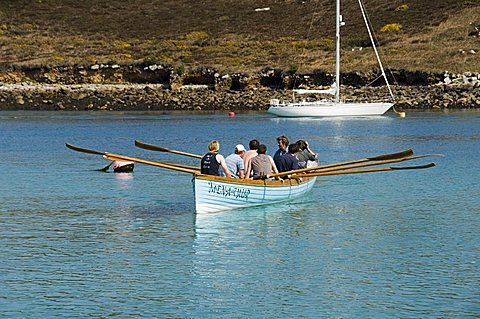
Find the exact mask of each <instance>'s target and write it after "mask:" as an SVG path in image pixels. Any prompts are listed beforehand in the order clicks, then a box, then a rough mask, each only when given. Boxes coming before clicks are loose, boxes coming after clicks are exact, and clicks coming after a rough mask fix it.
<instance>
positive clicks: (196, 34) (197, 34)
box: [185, 31, 209, 46]
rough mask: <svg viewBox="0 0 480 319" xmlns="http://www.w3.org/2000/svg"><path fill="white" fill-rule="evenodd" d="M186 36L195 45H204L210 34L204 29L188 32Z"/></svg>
mask: <svg viewBox="0 0 480 319" xmlns="http://www.w3.org/2000/svg"><path fill="white" fill-rule="evenodd" d="M185 38H186V39H187V41H189V42H190V43H191V44H193V45H198V46H202V45H204V44H205V43H206V42H207V40H208V38H209V35H208V33H206V32H203V31H193V32H190V33H188V34H187V35H186V36H185Z"/></svg>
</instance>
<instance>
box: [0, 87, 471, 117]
mask: <svg viewBox="0 0 480 319" xmlns="http://www.w3.org/2000/svg"><path fill="white" fill-rule="evenodd" d="M393 90H394V94H395V95H396V101H395V108H396V109H397V110H401V111H404V110H417V109H420V110H444V109H480V85H476V86H472V85H455V86H452V85H446V84H437V85H429V86H395V87H394V88H393ZM385 91H386V88H385V87H368V88H355V87H343V86H342V92H344V94H343V97H344V99H345V100H347V101H357V102H362V101H366V100H367V99H369V98H371V99H373V100H384V99H385ZM302 98H303V97H302ZM271 99H279V100H291V99H292V93H291V92H290V91H288V90H275V89H265V88H261V89H257V88H254V89H249V90H241V91H232V90H227V91H216V90H212V89H210V88H208V87H204V86H187V87H180V88H178V89H176V90H174V89H165V88H164V86H163V85H161V84H74V85H66V84H24V83H22V84H0V111H13V110H23V111H221V110H225V111H236V112H241V111H243V112H246V111H266V110H267V109H268V107H269V103H270V100H271Z"/></svg>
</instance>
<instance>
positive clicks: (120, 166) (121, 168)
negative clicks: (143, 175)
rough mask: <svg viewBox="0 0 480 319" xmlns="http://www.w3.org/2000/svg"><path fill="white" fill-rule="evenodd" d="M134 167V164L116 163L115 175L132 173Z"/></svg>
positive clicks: (114, 165) (114, 163)
mask: <svg viewBox="0 0 480 319" xmlns="http://www.w3.org/2000/svg"><path fill="white" fill-rule="evenodd" d="M134 165H135V164H134V163H133V162H120V161H114V162H113V166H112V168H113V171H114V172H115V173H131V172H133V167H134Z"/></svg>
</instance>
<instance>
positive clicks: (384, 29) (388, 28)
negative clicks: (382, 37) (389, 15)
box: [380, 23, 402, 32]
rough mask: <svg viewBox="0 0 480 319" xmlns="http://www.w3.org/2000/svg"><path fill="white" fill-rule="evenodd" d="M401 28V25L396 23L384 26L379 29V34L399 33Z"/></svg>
mask: <svg viewBox="0 0 480 319" xmlns="http://www.w3.org/2000/svg"><path fill="white" fill-rule="evenodd" d="M401 28H402V25H401V24H398V23H389V24H386V25H384V26H383V27H382V28H381V29H380V32H395V31H399V30H400V29H401Z"/></svg>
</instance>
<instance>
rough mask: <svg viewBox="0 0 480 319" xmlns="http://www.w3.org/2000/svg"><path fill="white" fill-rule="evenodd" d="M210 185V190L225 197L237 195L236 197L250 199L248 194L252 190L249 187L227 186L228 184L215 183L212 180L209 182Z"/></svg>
mask: <svg viewBox="0 0 480 319" xmlns="http://www.w3.org/2000/svg"><path fill="white" fill-rule="evenodd" d="M208 186H209V187H210V188H209V190H208V192H209V193H214V194H218V195H222V196H223V197H235V198H244V199H245V200H248V195H250V190H249V189H248V188H242V187H235V186H226V185H214V184H213V183H212V182H208Z"/></svg>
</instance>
